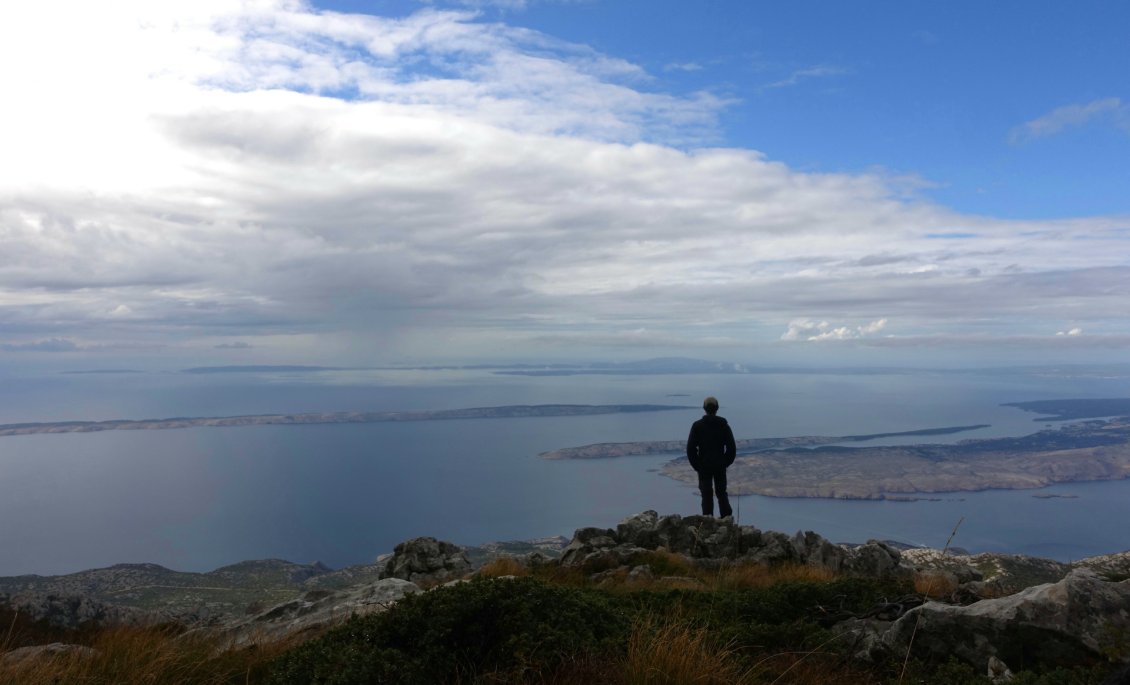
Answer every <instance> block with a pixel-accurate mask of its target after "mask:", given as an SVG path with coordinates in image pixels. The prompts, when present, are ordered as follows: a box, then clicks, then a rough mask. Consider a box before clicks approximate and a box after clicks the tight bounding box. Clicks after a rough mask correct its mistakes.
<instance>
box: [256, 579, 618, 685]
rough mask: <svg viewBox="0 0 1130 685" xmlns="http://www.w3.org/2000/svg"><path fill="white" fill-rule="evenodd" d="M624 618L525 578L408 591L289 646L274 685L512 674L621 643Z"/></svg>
mask: <svg viewBox="0 0 1130 685" xmlns="http://www.w3.org/2000/svg"><path fill="white" fill-rule="evenodd" d="M628 630H629V623H628V620H627V619H626V617H625V616H624V615H623V614H622V612H619V611H616V610H615V609H614V608H613V607H612V606H611V605H610V604H609V602H608V600H607V599H605V598H603V597H601V596H600V595H599V594H597V593H594V592H592V591H587V590H580V589H576V588H566V587H556V586H552V585H547V584H545V583H543V582H541V581H538V580H535V579H532V578H517V579H482V580H474V581H471V582H468V583H460V584H458V585H453V586H450V587H441V588H436V589H434V590H431V591H429V592H424V593H420V594H416V595H409V596H407V597H405V598H404V599H402V600H400V601H399V602H397V603H396V604H395V605H394V606H393V607H392V608H391V609H389V610H388V611H387V612H384V613H382V614H376V615H373V616H366V617H363V618H355V619H352V620H350V621H348V622H347V623H346V624H344V625H343V626H341V627H340V628H337V629H335V630H333V631H331V632H329V633H327V634H326V635H325V636H323V637H321V638H319V639H317V640H314V641H313V642H310V643H307V644H305V645H303V646H302V647H299V648H298V649H296V650H294V651H292V652H289V653H288V654H286V655H285V656H284V657H283V658H281V659H280V660H279V661H278V662H277V663H276V665H275V667H274V669H273V672H272V677H271V680H270V682H272V683H276V684H279V685H313V684H315V683H324V684H325V685H345V684H347V683H366V684H368V683H429V684H430V683H438V682H473V681H475V680H477V679H480V678H481V677H482V676H484V675H487V674H491V675H493V676H496V677H502V678H506V679H516V678H518V677H520V676H522V675H523V674H529V673H538V672H545V671H548V670H551V669H553V668H555V667H556V666H557V665H559V664H560V663H562V662H563V661H564V660H566V659H568V658H570V657H572V656H575V655H580V654H592V653H599V652H604V651H607V650H608V649H609V648H611V647H613V646H616V645H622V644H623V643H624V642H625V640H626V638H627V633H628Z"/></svg>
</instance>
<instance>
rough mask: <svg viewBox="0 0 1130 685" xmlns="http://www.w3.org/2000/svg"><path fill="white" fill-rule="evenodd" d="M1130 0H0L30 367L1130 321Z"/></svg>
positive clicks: (898, 354) (1069, 341) (773, 350)
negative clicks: (1128, 1) (943, 0)
mask: <svg viewBox="0 0 1130 685" xmlns="http://www.w3.org/2000/svg"><path fill="white" fill-rule="evenodd" d="M1127 27H1130V5H1128V4H1126V3H1124V2H1120V1H1116V0H1111V1H1099V0H1082V1H1080V2H1075V3H1059V2H1048V1H1038V0H1032V1H1023V2H1022V1H1020V0H1013V1H1001V2H992V3H987V2H974V1H972V0H959V1H956V2H948V3H927V2H917V1H913V0H912V1H909V2H908V1H906V0H900V1H893V0H879V1H876V2H868V3H843V2H832V1H827V2H811V1H807V0H798V1H797V2H789V3H769V2H749V1H745V0H702V1H701V2H693V3H692V2H680V1H676V0H648V1H647V2H643V1H635V0H617V1H613V0H494V1H491V0H477V1H473V0H464V1H462V2H454V1H443V0H433V1H430V2H423V1H419V0H388V1H381V0H369V1H367V2H362V1H351V0H320V1H312V2H306V1H302V0H248V1H246V2H232V1H229V0H194V1H192V2H181V1H177V0H171V1H168V2H160V3H153V2H146V1H141V0H135V1H130V0H121V1H118V2H112V3H90V2H74V3H68V2H50V1H43V2H8V3H4V4H3V6H2V7H0V79H2V81H0V82H2V83H3V88H4V106H3V107H2V108H0V370H3V369H17V368H30V367H43V368H51V369H63V370H65V369H95V368H178V367H181V366H187V365H202V364H209V365H224V364H240V365H246V364H272V363H291V364H293V363H301V364H321V365H338V366H342V365H362V366H363V365H417V364H438V363H482V362H502V363H504V362H537V361H546V362H560V361H584V360H631V359H644V358H651V357H661V356H686V357H696V358H703V359H712V360H719V361H722V360H725V361H734V362H742V363H760V364H766V365H773V364H792V365H795V364H807V365H863V366H866V365H875V364H882V365H891V364H907V365H916V366H932V365H936V366H955V365H957V366H979V365H989V364H1005V363H1008V364H1012V363H1025V364H1035V363H1048V364H1063V363H1091V362H1118V361H1124V360H1126V359H1127V353H1128V352H1130V318H1128V317H1127V316H1126V312H1127V311H1130V250H1128V249H1127V248H1128V247H1130V192H1127V190H1128V188H1130V40H1128V35H1127V33H1128V29H1127Z"/></svg>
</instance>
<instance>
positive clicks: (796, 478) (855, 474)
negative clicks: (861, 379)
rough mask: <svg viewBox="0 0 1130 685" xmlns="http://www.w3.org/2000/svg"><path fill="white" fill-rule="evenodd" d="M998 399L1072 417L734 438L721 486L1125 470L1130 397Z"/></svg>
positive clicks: (621, 448) (606, 453)
mask: <svg viewBox="0 0 1130 685" xmlns="http://www.w3.org/2000/svg"><path fill="white" fill-rule="evenodd" d="M1004 406H1010V407H1016V408H1018V409H1022V410H1024V411H1030V412H1035V413H1038V414H1043V415H1045V416H1044V417H1043V418H1039V419H1037V420H1038V421H1067V420H1074V421H1076V422H1075V423H1068V424H1066V425H1063V426H1061V427H1060V428H1058V429H1047V430H1042V431H1039V432H1036V433H1033V434H1030V435H1026V436H1021V437H1008V438H988V439H972V440H962V441H959V442H957V443H954V444H908V445H871V446H860V447H856V446H847V445H844V443H851V442H865V441H868V440H874V439H877V438H889V437H905V436H915V435H922V436H927V435H942V434H952V433H957V432H960V431H966V430H973V429H975V428H982V427H984V426H983V425H977V426H954V427H949V428H936V429H926V430H919V431H906V432H902V433H879V434H872V435H854V436H853V435H847V436H838V437H830V436H798V437H787V438H756V439H747V440H738V441H737V445H738V457H737V459H736V460H735V461H734V464H733V466H731V467H730V469H729V474H728V475H729V489H730V492H731V493H732V494H739V495H750V494H757V495H765V496H769V497H824V498H836V499H886V500H893V501H908V500H915V499H919V498H918V497H915V495H921V494H924V493H940V492H971V491H977V490H989V489H1028V488H1042V487H1046V486H1048V485H1053V484H1056V483H1073V482H1082V481H1102V480H1122V479H1126V478H1130V416H1123V417H1122V418H1105V417H1110V416H1112V415H1116V414H1119V413H1130V399H1101V400H1095V399H1079V400H1070V399H1068V400H1047V401H1039V402H1017V403H1014V404H1008V405H1004ZM1046 415H1053V416H1052V418H1047V416H1046ZM1097 417H1104V418H1101V419H1100V418H1097ZM1080 419H1091V420H1080ZM685 446H686V443H685V442H683V441H682V440H666V441H652V442H630V443H601V444H595V445H584V446H581V447H569V448H565V449H559V450H554V451H552V452H544V453H542V455H541V456H542V457H543V458H545V459H599V458H612V457H621V456H633V455H660V454H673V455H674V454H679V455H681V454H682V453H683V451H684V449H685ZM660 473H662V474H663V475H665V476H668V477H670V478H674V479H675V480H678V481H681V482H684V483H686V484H687V485H689V486H691V487H696V486H697V484H698V479H697V476H696V474H695V473H694V471H693V470H692V469H691V467H690V464H689V463H688V462H687V460H686V458H685V457H684V456H679V457H677V458H675V459H673V460H671V461H669V462H667V463H666V464H664V465H663V467H662V468H661V469H660Z"/></svg>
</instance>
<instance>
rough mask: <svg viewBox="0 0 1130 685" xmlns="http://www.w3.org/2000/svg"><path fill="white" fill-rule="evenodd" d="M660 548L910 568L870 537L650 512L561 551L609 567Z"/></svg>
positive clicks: (871, 571)
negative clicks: (845, 539) (839, 537)
mask: <svg viewBox="0 0 1130 685" xmlns="http://www.w3.org/2000/svg"><path fill="white" fill-rule="evenodd" d="M660 549H662V550H666V551H668V552H673V553H675V554H682V555H684V556H687V557H690V558H691V559H693V560H695V561H697V562H698V563H700V564H703V565H708V564H710V563H716V562H719V561H724V560H731V561H743V562H759V563H765V564H772V563H782V562H793V563H799V564H809V565H812V566H821V567H825V568H829V569H831V570H833V571H838V572H842V573H847V574H858V575H867V576H871V577H876V578H892V577H907V576H909V575H910V574H911V573H912V569H911V568H910V567H909V566H905V565H903V564H902V563H901V561H900V553H899V551H898V550H896V549H894V548H893V547H890V546H888V545H886V544H884V543H881V542H877V541H874V540H872V541H870V542H868V543H867V544H865V545H859V546H856V547H848V546H846V545H836V544H833V543H831V542H828V541H827V540H825V539H824V538H822V537H821V536H819V535H817V534H816V533H813V532H811V531H806V532H802V533H797V534H796V535H795V536H794V537H792V538H790V537H789V536H787V535H785V534H784V533H777V532H773V531H761V530H758V529H757V528H755V527H753V526H741V525H738V524H736V523H734V522H733V520H732V519H730V518H722V519H716V518H713V517H710V516H679V515H677V514H672V515H668V516H660V515H659V514H658V513H657V512H655V511H645V512H642V513H639V514H636V515H634V516H630V517H628V518H626V519H624V520H623V521H621V522H620V523H619V524H618V525H617V526H616V528H615V529H611V528H581V529H579V530H577V532H576V533H575V534H574V535H573V540H572V541H571V542H570V543H569V545H568V546H567V547H566V548H565V550H564V551H563V552H562V554H561V563H562V564H563V565H565V566H585V567H593V568H597V567H600V568H613V567H616V566H623V565H625V564H630V563H631V562H632V560H633V558H634V557H635V556H636V555H638V554H640V553H643V552H648V551H655V550H660Z"/></svg>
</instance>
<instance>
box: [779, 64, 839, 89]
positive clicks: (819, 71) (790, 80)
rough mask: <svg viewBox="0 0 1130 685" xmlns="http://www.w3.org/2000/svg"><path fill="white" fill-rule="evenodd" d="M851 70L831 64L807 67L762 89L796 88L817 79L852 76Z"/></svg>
mask: <svg viewBox="0 0 1130 685" xmlns="http://www.w3.org/2000/svg"><path fill="white" fill-rule="evenodd" d="M850 73H851V70H850V69H846V68H844V67H837V66H834V65H830V64H818V65H816V66H813V67H805V68H804V69H797V70H795V71H793V72H792V73H791V74H789V75H788V76H786V77H785V78H783V79H781V80H779V81H774V82H772V83H768V84H766V85H764V86H762V88H787V87H789V86H795V85H797V84H798V83H800V82H802V81H808V80H811V79H815V78H828V77H830V76H843V75H845V74H850Z"/></svg>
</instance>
